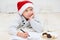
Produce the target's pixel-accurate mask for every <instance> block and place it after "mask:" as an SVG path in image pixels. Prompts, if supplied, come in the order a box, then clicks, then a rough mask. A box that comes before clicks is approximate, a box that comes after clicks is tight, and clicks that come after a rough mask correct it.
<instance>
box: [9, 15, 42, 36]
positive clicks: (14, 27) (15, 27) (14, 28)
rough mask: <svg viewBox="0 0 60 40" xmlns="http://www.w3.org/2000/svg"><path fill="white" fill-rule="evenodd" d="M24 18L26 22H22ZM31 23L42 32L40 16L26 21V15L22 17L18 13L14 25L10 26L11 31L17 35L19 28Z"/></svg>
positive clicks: (36, 29)
mask: <svg viewBox="0 0 60 40" xmlns="http://www.w3.org/2000/svg"><path fill="white" fill-rule="evenodd" d="M22 20H24V22H22ZM29 23H30V25H31V27H32V28H33V29H34V30H35V31H37V32H42V26H41V23H40V22H39V19H38V18H33V19H32V20H30V21H26V20H25V18H24V17H23V19H22V18H21V16H20V15H17V17H16V18H15V20H13V21H12V25H11V26H10V27H9V33H10V34H12V35H16V34H17V32H18V29H19V28H21V27H27V26H28V25H29Z"/></svg>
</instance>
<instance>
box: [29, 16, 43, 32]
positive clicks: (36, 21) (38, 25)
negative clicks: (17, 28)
mask: <svg viewBox="0 0 60 40" xmlns="http://www.w3.org/2000/svg"><path fill="white" fill-rule="evenodd" d="M30 24H31V26H32V28H33V29H34V30H35V31H37V32H42V30H43V28H42V25H41V23H40V20H39V16H36V17H35V18H32V19H30Z"/></svg>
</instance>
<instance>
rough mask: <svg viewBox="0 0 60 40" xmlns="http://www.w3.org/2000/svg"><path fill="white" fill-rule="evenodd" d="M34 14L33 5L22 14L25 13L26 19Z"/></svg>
mask: <svg viewBox="0 0 60 40" xmlns="http://www.w3.org/2000/svg"><path fill="white" fill-rule="evenodd" d="M33 14H34V12H33V8H32V7H28V8H27V9H26V10H25V11H24V12H23V14H22V15H23V16H24V17H25V18H26V19H29V18H30V17H31V16H32V15H33Z"/></svg>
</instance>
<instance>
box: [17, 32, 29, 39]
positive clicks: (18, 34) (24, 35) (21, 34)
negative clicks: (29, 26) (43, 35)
mask: <svg viewBox="0 0 60 40" xmlns="http://www.w3.org/2000/svg"><path fill="white" fill-rule="evenodd" d="M17 36H19V37H22V38H27V37H28V33H27V32H25V33H21V32H18V33H17Z"/></svg>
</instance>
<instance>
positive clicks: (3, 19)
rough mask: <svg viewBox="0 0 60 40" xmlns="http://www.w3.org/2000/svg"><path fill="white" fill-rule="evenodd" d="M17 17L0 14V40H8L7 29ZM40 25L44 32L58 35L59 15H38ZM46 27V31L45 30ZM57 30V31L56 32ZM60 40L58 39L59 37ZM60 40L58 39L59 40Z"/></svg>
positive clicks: (59, 26) (15, 15) (59, 28)
mask: <svg viewBox="0 0 60 40" xmlns="http://www.w3.org/2000/svg"><path fill="white" fill-rule="evenodd" d="M16 17H18V15H17V13H14V14H7V13H0V40H8V39H9V37H10V35H8V27H9V26H10V25H11V23H12V21H14V20H15V19H16ZM40 18H41V20H40V21H41V23H42V25H43V27H44V30H48V29H49V30H51V29H52V30H51V31H56V32H58V33H59V34H60V31H59V30H60V14H59V13H58V14H57V13H55V14H47V13H46V14H44V13H42V14H40ZM47 27H48V29H47ZM56 29H57V30H56ZM59 38H60V37H59ZM59 40H60V39H59Z"/></svg>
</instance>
